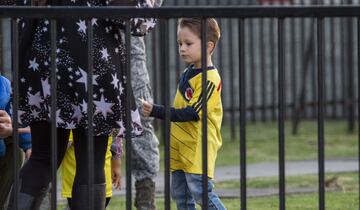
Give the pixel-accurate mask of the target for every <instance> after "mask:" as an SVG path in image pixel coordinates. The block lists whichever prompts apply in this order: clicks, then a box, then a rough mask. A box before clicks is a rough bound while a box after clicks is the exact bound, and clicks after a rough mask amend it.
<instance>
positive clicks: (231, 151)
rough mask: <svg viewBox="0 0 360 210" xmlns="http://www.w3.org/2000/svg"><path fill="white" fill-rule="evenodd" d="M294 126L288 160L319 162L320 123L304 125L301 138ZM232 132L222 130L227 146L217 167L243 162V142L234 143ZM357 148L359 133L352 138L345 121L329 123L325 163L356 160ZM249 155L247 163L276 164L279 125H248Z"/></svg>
mask: <svg viewBox="0 0 360 210" xmlns="http://www.w3.org/2000/svg"><path fill="white" fill-rule="evenodd" d="M291 126H292V124H291V123H290V122H286V123H285V147H286V148H285V152H286V154H285V158H286V160H312V159H317V151H318V148H317V139H318V136H317V135H318V134H317V122H315V121H314V122H313V121H304V122H301V123H300V127H299V133H298V135H292V134H291ZM237 128H238V127H237ZM356 128H357V127H356ZM229 130H230V128H229V127H228V126H223V129H222V136H223V142H224V143H223V146H222V148H221V149H220V151H219V154H218V159H217V166H226V165H237V164H239V162H240V152H239V150H240V149H239V148H240V145H239V141H240V140H239V139H240V138H239V137H238V138H237V139H235V140H234V141H231V138H230V131H229ZM237 130H239V129H237ZM237 136H239V135H237ZM357 144H358V130H356V131H355V132H354V133H352V134H350V133H348V131H347V125H346V122H345V121H327V122H326V123H325V158H326V159H335V158H349V157H356V156H357V154H358V150H357ZM246 153H247V154H246V155H247V162H248V163H258V162H275V161H277V160H278V127H277V123H256V124H248V125H247V127H246Z"/></svg>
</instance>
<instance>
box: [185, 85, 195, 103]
mask: <svg viewBox="0 0 360 210" xmlns="http://www.w3.org/2000/svg"><path fill="white" fill-rule="evenodd" d="M193 93H194V91H193V89H191V88H190V87H188V88H186V90H185V98H186V100H190V99H192V97H193Z"/></svg>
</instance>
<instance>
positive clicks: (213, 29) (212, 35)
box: [178, 18, 221, 45]
mask: <svg viewBox="0 0 360 210" xmlns="http://www.w3.org/2000/svg"><path fill="white" fill-rule="evenodd" d="M206 25H207V27H206V41H208V42H209V41H210V42H213V43H214V45H216V43H217V42H218V41H219V39H220V36H221V34H220V28H219V25H218V23H217V21H216V20H215V19H214V18H207V19H206ZM178 26H179V27H180V28H183V27H188V28H189V29H190V30H191V31H192V32H193V33H194V34H196V35H197V36H198V37H199V38H200V39H201V18H180V19H179V21H178Z"/></svg>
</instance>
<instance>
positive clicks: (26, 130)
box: [18, 126, 31, 134]
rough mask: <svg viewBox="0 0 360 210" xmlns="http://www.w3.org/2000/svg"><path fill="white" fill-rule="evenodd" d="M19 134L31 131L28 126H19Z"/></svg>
mask: <svg viewBox="0 0 360 210" xmlns="http://www.w3.org/2000/svg"><path fill="white" fill-rule="evenodd" d="M18 132H19V134H24V133H31V130H30V127H29V126H28V127H25V128H19V129H18Z"/></svg>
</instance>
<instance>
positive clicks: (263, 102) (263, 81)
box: [259, 19, 267, 122]
mask: <svg viewBox="0 0 360 210" xmlns="http://www.w3.org/2000/svg"><path fill="white" fill-rule="evenodd" d="M264 21H265V19H260V20H259V27H260V29H259V34H260V37H259V38H260V81H261V83H260V85H261V106H260V110H261V121H262V122H265V121H266V84H267V83H266V69H267V66H265V61H266V59H265V49H266V48H265V43H264Z"/></svg>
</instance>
